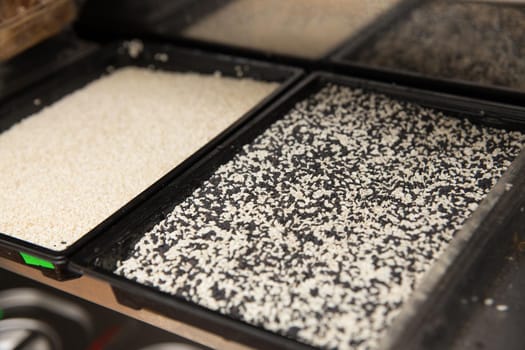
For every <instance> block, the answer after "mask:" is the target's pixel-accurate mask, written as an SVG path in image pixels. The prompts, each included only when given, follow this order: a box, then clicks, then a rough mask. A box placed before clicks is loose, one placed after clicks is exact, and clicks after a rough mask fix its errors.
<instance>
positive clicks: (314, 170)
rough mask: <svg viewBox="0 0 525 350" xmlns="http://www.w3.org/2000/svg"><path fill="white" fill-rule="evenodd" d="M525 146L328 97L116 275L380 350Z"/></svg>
mask: <svg viewBox="0 0 525 350" xmlns="http://www.w3.org/2000/svg"><path fill="white" fill-rule="evenodd" d="M524 141H525V137H524V136H523V135H522V134H521V133H519V132H507V131H504V130H499V129H494V128H488V127H483V126H479V125H475V124H472V123H471V122H469V121H468V120H466V119H456V118H453V117H448V116H446V115H443V114H442V113H440V112H437V111H434V110H432V109H428V108H423V107H421V106H418V105H415V104H411V103H406V102H400V101H397V100H394V99H391V98H389V97H386V96H384V95H378V94H371V93H367V92H364V91H362V90H356V89H351V88H348V87H343V86H338V85H327V86H326V87H324V88H323V89H322V90H321V91H320V92H318V93H316V94H314V95H312V96H311V97H309V98H308V99H306V100H304V101H302V102H300V103H298V104H297V105H296V106H295V107H294V108H293V109H292V110H291V111H290V112H289V113H288V114H287V115H286V116H284V118H282V119H280V120H279V121H277V122H275V123H274V124H273V125H272V126H271V127H269V128H268V129H267V130H266V131H264V133H262V134H261V135H260V136H258V137H257V138H256V139H255V140H254V141H253V142H252V143H251V144H248V145H246V146H244V148H243V149H242V151H240V153H238V154H237V155H236V156H235V157H234V158H233V159H232V160H230V161H229V162H227V163H225V164H224V165H222V166H221V167H219V168H218V170H216V172H215V173H214V174H213V175H212V176H211V177H210V178H209V179H208V180H206V181H205V182H204V183H203V184H202V185H201V186H200V187H199V188H197V189H196V190H195V191H194V192H193V193H192V194H191V195H190V196H189V197H187V199H184V200H183V201H182V202H180V203H177V204H176V205H175V207H174V209H173V211H172V212H171V213H170V214H169V215H167V217H166V218H165V219H163V220H162V221H160V222H159V223H158V224H157V225H155V226H154V227H153V228H152V229H151V231H149V232H146V233H145V235H144V237H142V238H141V239H140V241H139V242H138V243H137V244H136V246H134V248H132V251H131V252H130V255H129V257H128V258H127V259H126V260H124V261H119V263H118V264H117V268H116V271H115V272H116V273H117V274H119V275H122V276H126V277H127V278H129V279H133V280H136V281H138V282H139V283H142V284H146V285H150V286H155V287H156V288H159V289H160V290H162V291H165V292H168V293H171V294H173V295H176V296H178V297H182V298H184V299H186V300H189V301H192V302H194V303H197V304H199V305H202V306H205V307H207V308H209V309H211V310H216V311H218V312H221V313H223V314H226V315H229V316H231V317H234V318H237V319H239V320H243V321H245V322H248V323H250V324H253V325H257V326H260V327H263V328H265V329H267V330H270V331H274V332H277V333H280V334H282V335H285V336H288V337H290V338H293V339H297V340H299V341H301V342H305V343H308V344H311V345H314V346H318V347H321V348H327V349H332V348H340V349H373V348H375V347H376V346H377V344H378V341H379V339H381V337H382V336H383V335H384V334H385V331H386V330H387V329H388V326H389V325H390V324H391V323H392V321H393V319H394V318H395V316H396V315H397V314H398V311H399V310H400V307H401V306H402V305H403V303H404V302H405V301H406V300H407V298H408V297H409V295H410V294H411V292H412V291H413V289H414V288H415V287H416V286H417V285H418V282H419V281H420V280H421V277H422V276H423V274H424V273H425V271H427V270H428V269H429V267H430V266H431V265H432V263H433V262H434V261H435V260H436V258H437V257H438V256H439V255H440V253H441V252H442V251H443V249H444V248H445V247H446V246H447V243H448V242H449V241H450V240H451V238H452V237H453V235H454V232H455V231H457V230H458V229H459V228H460V227H461V226H462V224H463V223H464V222H465V220H466V219H467V218H468V217H469V215H470V214H471V213H472V212H473V211H474V210H475V209H476V207H477V206H478V204H479V202H480V201H481V200H482V199H483V198H484V197H485V195H486V194H487V193H488V192H489V190H490V189H491V187H492V186H493V185H494V184H495V183H496V181H497V180H498V178H499V177H500V176H501V175H502V173H503V171H504V170H505V169H506V168H507V167H508V166H509V165H510V163H511V161H512V160H513V159H514V158H515V157H516V156H517V154H518V153H519V151H520V149H521V146H522V143H523V142H524Z"/></svg>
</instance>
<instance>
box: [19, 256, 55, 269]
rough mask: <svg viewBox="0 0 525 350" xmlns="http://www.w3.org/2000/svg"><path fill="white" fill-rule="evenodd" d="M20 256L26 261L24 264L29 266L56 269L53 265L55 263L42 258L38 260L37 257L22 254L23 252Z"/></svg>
mask: <svg viewBox="0 0 525 350" xmlns="http://www.w3.org/2000/svg"><path fill="white" fill-rule="evenodd" d="M20 256H21V257H22V259H24V262H25V263H26V264H27V265H31V266H39V267H43V268H45V269H51V270H54V269H55V265H53V263H51V262H49V261H47V260H44V259H40V258H37V257H36V256H32V255H29V254H26V253H22V252H20Z"/></svg>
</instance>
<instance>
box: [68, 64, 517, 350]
mask: <svg viewBox="0 0 525 350" xmlns="http://www.w3.org/2000/svg"><path fill="white" fill-rule="evenodd" d="M330 82H331V83H335V84H342V85H347V86H351V87H354V88H362V89H368V90H370V91H374V92H378V93H384V94H387V95H390V96H393V97H395V98H399V99H404V100H409V101H411V102H414V103H420V104H424V105H425V106H428V107H431V108H436V109H440V110H444V111H447V112H450V113H454V114H456V115H457V116H459V117H467V116H468V117H472V118H476V119H479V121H480V122H483V121H485V120H486V121H487V122H492V119H489V118H501V119H500V120H499V122H498V123H497V124H499V126H500V127H501V126H504V127H506V128H507V127H508V128H509V129H519V130H521V131H525V117H524V116H525V114H524V112H525V109H524V108H521V107H517V106H512V105H503V104H497V103H492V102H485V101H481V100H474V99H469V98H464V97H459V96H454V95H449V94H443V93H437V92H433V91H428V90H426V91H425V90H421V89H415V88H409V87H404V86H399V85H394V84H386V83H380V82H374V81H370V80H365V79H356V78H350V77H345V76H341V75H336V74H330V73H324V72H318V73H313V74H311V75H309V76H308V77H306V78H305V79H303V80H302V81H301V82H300V83H299V84H297V85H296V86H295V87H294V88H293V89H291V90H289V91H288V92H287V93H286V94H285V95H283V96H282V97H281V98H280V99H278V100H276V101H275V102H274V103H273V104H272V105H271V106H269V107H267V108H266V109H265V110H264V111H263V112H261V113H260V114H259V115H258V116H257V117H256V118H254V119H253V120H252V121H250V122H249V123H248V124H246V125H245V126H244V127H243V128H242V129H239V130H238V131H237V132H236V133H234V134H232V135H231V136H230V137H229V138H228V139H227V140H225V141H224V142H223V143H222V144H221V145H220V146H219V147H218V150H217V151H216V152H213V153H210V154H209V155H208V157H203V158H202V159H201V160H200V161H199V163H195V164H194V165H193V166H192V167H191V168H189V169H188V170H187V173H186V174H185V175H184V174H183V175H182V176H181V177H180V178H178V179H176V180H175V181H174V182H173V183H171V184H167V186H166V188H168V187H171V188H186V189H189V188H190V187H191V185H188V182H190V180H188V181H185V180H184V178H188V177H192V180H191V181H195V182H197V183H198V182H199V181H202V180H203V179H205V178H207V176H208V175H209V174H210V172H211V170H210V169H211V168H212V167H214V166H217V164H215V165H213V164H211V163H213V162H212V161H211V160H212V159H216V162H219V163H218V164H219V165H220V164H222V162H223V161H225V160H224V159H226V160H227V159H229V158H230V157H231V154H232V153H233V154H234V153H235V150H236V149H237V148H238V147H240V146H241V145H242V144H244V143H246V142H249V141H250V140H252V139H253V138H255V137H256V136H257V135H258V134H259V133H260V132H261V130H264V129H265V128H266V127H267V126H268V125H270V124H271V123H272V122H273V121H274V120H277V119H279V118H280V117H282V116H284V114H285V113H286V112H287V111H289V110H290V108H292V107H293V106H294V105H295V103H297V101H300V100H301V99H304V98H306V97H307V96H309V95H310V94H311V93H312V92H313V91H317V90H316V89H318V88H319V86H320V85H321V86H322V84H325V83H330ZM480 110H481V111H483V113H480ZM221 155H224V157H225V158H223V156H221ZM523 170H525V150H522V152H521V153H520V155H518V157H517V158H516V159H515V160H514V161H513V163H512V164H511V167H510V168H509V170H508V171H507V172H506V173H505V174H504V175H503V177H502V178H501V179H500V180H499V181H498V184H497V185H496V188H495V189H493V190H492V191H491V192H490V193H489V195H488V196H490V198H488V200H486V201H483V202H482V203H481V204H480V206H479V207H478V209H477V210H476V211H475V212H474V214H475V217H474V219H473V220H470V221H467V223H465V224H464V225H463V226H462V228H461V229H460V232H458V233H457V235H459V236H458V237H457V239H454V240H453V241H452V242H451V243H450V245H449V248H447V252H448V251H450V253H447V254H446V255H445V257H444V258H443V259H438V262H436V263H435V265H436V266H437V265H439V266H437V268H438V270H439V268H442V267H443V266H453V267H454V269H453V270H452V272H453V276H452V277H457V276H456V275H455V274H456V273H457V269H458V267H457V265H459V267H461V265H462V264H463V263H464V262H465V260H466V261H469V262H470V261H473V260H475V259H476V258H477V257H478V256H479V254H480V253H481V252H480V251H478V250H476V249H475V248H474V249H473V250H471V252H472V254H463V255H462V254H459V255H456V254H457V253H460V252H463V251H464V249H465V247H471V246H474V247H476V245H477V244H478V243H479V241H484V240H485V239H486V234H485V233H486V232H483V230H485V229H487V227H490V229H493V230H494V231H493V232H492V234H497V233H498V232H500V231H498V230H502V228H501V227H499V226H498V225H501V222H500V221H498V220H501V219H502V218H503V217H505V216H502V214H505V215H507V212H508V213H510V210H506V209H508V203H509V198H510V200H512V199H513V198H514V197H517V196H519V193H520V191H523V190H524V189H525V183H524V184H522V185H521V186H517V185H516V186H514V187H513V188H512V189H511V190H510V191H506V190H505V183H506V182H507V181H514V180H515V179H516V178H517V177H518V176H519V175H520V173H522V171H523ZM199 178H200V179H199ZM522 183H523V181H522ZM189 191H190V192H191V190H189ZM160 192H161V191H159V193H157V194H156V196H155V197H156V198H150V200H149V201H148V202H147V203H144V205H142V206H141V207H140V208H135V209H136V210H133V211H131V212H129V213H128V217H129V218H130V220H121V221H120V222H119V223H118V224H117V225H115V227H112V228H110V230H109V231H108V232H110V233H113V234H108V235H103V236H98V237H97V238H95V239H93V240H92V241H91V242H89V243H88V244H86V245H84V247H83V248H81V249H80V250H79V251H77V252H76V253H75V254H74V255H73V256H72V258H71V261H70V265H71V269H72V270H74V271H77V273H82V274H86V275H90V276H93V277H95V278H98V279H100V280H102V281H105V282H107V283H108V284H110V285H111V286H112V288H113V290H114V292H115V294H116V296H117V300H118V301H119V302H120V303H121V304H123V305H125V306H128V307H135V308H137V307H138V308H140V307H144V308H148V309H151V310H153V311H156V312H158V313H160V314H164V315H166V316H168V317H173V318H175V319H178V320H180V321H183V322H187V323H189V324H193V325H195V326H197V327H200V328H204V329H207V330H209V331H211V332H216V333H218V334H221V335H222V336H224V337H227V338H229V339H231V340H234V341H239V342H241V343H245V344H247V345H252V346H253V345H254V344H257V346H256V347H257V348H278V349H313V348H312V347H311V346H309V345H306V344H303V343H299V342H297V341H294V340H291V339H288V338H285V337H283V336H280V335H278V334H276V333H272V332H269V331H266V330H264V329H261V328H257V327H255V326H252V325H249V324H246V323H243V322H241V321H238V320H234V319H232V318H230V317H229V316H226V315H222V314H220V313H218V312H214V311H210V310H208V309H205V308H204V307H202V306H200V305H197V304H194V303H191V302H188V301H186V300H184V299H182V298H178V297H174V296H172V295H169V294H167V293H164V292H161V291H159V290H157V289H155V288H154V287H150V286H146V285H142V284H140V283H137V282H135V281H131V280H129V279H126V278H124V277H122V276H118V275H115V274H113V272H112V271H111V268H112V264H115V263H116V260H118V259H119V254H122V255H120V256H125V254H126V251H128V249H129V247H130V245H132V244H133V242H134V239H136V236H138V237H139V238H140V234H141V232H144V230H143V229H144V228H145V227H150V226H151V224H152V223H153V222H154V221H155V220H156V216H157V215H160V214H162V211H163V210H164V208H166V207H167V205H172V204H173V203H175V202H177V201H179V200H180V199H181V198H182V199H183V198H184V197H185V196H186V195H185V194H180V193H178V194H175V195H169V194H168V192H169V189H167V190H165V191H163V192H164V193H165V196H162V195H161V193H160ZM168 202H169V203H170V204H166V203H168ZM494 208H497V209H498V210H497V211H495V210H494ZM157 222H158V221H157ZM485 223H490V224H491V225H492V226H491V225H489V226H485V225H484V224H485ZM467 244H468V245H467ZM106 257H107V258H108V259H107V260H105V258H106ZM448 271H449V270H448V269H442V270H439V271H438V273H436V274H435V276H431V277H432V278H429V279H427V281H426V282H425V286H424V287H422V288H421V289H419V290H417V293H418V295H417V297H416V291H414V294H412V295H413V296H414V297H413V298H412V299H410V300H409V301H407V306H406V307H403V309H402V311H403V312H404V314H403V318H402V319H401V318H400V319H399V325H396V326H395V327H392V328H391V332H390V333H389V335H387V338H389V337H390V336H391V337H392V338H391V339H390V340H388V341H385V347H384V348H385V349H404V347H395V346H398V345H399V344H401V343H405V342H406V343H411V342H412V340H411V339H410V338H411V337H414V333H416V334H417V329H416V330H415V331H414V333H409V332H410V331H413V330H414V327H415V326H417V324H418V322H416V321H417V320H419V319H420V317H424V316H425V315H424V313H425V311H426V310H427V309H428V308H432V307H433V306H432V303H428V302H427V303H426V304H424V305H422V304H423V302H424V301H425V300H435V299H438V301H439V302H441V301H442V300H440V299H439V297H440V296H441V294H439V291H441V290H442V287H441V286H440V283H441V281H445V282H446V283H449V282H450V283H453V282H454V283H455V282H456V281H457V279H456V280H452V281H450V279H451V278H450V276H449V272H448ZM460 277H461V275H460ZM436 286H439V288H437V287H436ZM422 294H423V295H425V296H428V297H429V298H432V299H424V300H423V301H422V300H421V298H420V297H421V295H422ZM419 307H421V309H422V310H424V311H419ZM405 310H406V311H405ZM414 313H416V316H417V317H418V318H414V317H413V316H414ZM414 320H416V321H414ZM405 326H406V327H405ZM405 328H406V329H408V331H405ZM407 334H408V335H407Z"/></svg>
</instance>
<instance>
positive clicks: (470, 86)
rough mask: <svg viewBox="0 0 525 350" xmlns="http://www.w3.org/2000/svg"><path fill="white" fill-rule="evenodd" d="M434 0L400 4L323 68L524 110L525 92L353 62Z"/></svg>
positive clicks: (412, 0)
mask: <svg viewBox="0 0 525 350" xmlns="http://www.w3.org/2000/svg"><path fill="white" fill-rule="evenodd" d="M431 1H434V0H402V1H401V3H399V5H398V6H396V7H394V8H392V9H391V10H390V11H389V13H387V14H385V15H384V16H383V17H381V18H379V19H378V20H377V22H376V23H375V24H371V25H370V26H368V27H367V28H365V30H363V31H361V32H360V35H359V37H354V38H352V40H349V41H348V42H347V43H346V44H345V45H342V46H341V47H340V48H338V49H337V50H335V51H334V52H332V54H331V55H330V57H329V58H328V59H327V61H326V62H325V63H326V66H325V68H326V69H327V70H330V71H332V72H336V73H342V74H351V75H354V76H359V77H364V78H368V79H374V80H379V81H387V82H395V83H398V84H401V85H406V86H413V87H421V88H424V89H432V90H434V91H438V92H443V93H448V94H455V95H461V96H466V97H471V98H475V99H482V100H487V101H494V102H500V103H505V104H514V105H518V106H525V91H522V90H518V89H513V88H508V87H504V86H498V85H489V84H481V83H477V82H471V81H467V80H459V79H449V78H441V77H437V76H429V75H426V74H423V73H419V72H415V71H410V70H402V69H397V68H389V67H382V66H376V65H371V64H367V63H363V62H358V61H357V60H355V59H354V57H355V55H356V54H358V53H359V52H360V51H361V50H362V49H364V48H365V47H366V46H368V45H370V44H371V43H373V42H375V41H376V40H378V39H379V38H380V36H381V35H382V34H383V33H384V32H385V31H388V30H389V29H390V28H391V27H393V26H395V25H396V24H397V23H399V22H401V21H404V20H406V18H407V16H408V15H409V14H410V12H411V11H413V10H414V9H416V8H418V7H420V6H423V5H424V4H425V3H428V2H431Z"/></svg>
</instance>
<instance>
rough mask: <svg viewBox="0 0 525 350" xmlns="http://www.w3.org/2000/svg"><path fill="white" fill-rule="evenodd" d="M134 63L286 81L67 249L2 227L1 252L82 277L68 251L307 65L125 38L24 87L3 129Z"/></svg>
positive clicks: (2, 109)
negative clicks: (138, 45)
mask: <svg viewBox="0 0 525 350" xmlns="http://www.w3.org/2000/svg"><path fill="white" fill-rule="evenodd" d="M158 52H162V53H167V54H168V55H169V60H168V61H167V62H159V61H157V60H155V59H154V55H155V53H158ZM129 65H134V66H145V67H148V66H152V65H153V66H155V68H156V69H159V70H170V71H193V72H199V73H206V74H212V73H214V72H216V71H220V72H221V73H222V74H223V75H225V76H232V77H236V76H239V73H240V72H242V75H243V76H244V77H250V78H254V79H256V80H264V81H275V82H279V83H281V85H280V86H279V87H278V88H277V89H276V91H274V92H273V93H272V94H270V95H268V96H267V97H266V98H265V99H264V100H262V101H261V102H260V103H259V104H257V105H256V106H254V107H253V108H252V109H251V110H250V111H248V112H247V113H246V114H245V115H244V116H242V117H240V119H238V120H237V121H236V122H234V123H233V124H232V125H231V126H229V127H228V128H227V129H226V130H225V131H223V132H221V133H220V134H219V135H218V136H216V137H215V138H214V139H213V140H212V141H210V142H209V143H208V144H206V145H205V146H203V147H202V148H201V149H200V150H198V151H197V152H196V153H194V154H193V155H192V156H191V157H190V158H188V159H187V160H186V161H184V162H183V163H181V164H180V165H179V166H177V167H176V168H175V169H173V170H172V171H170V172H169V173H168V174H166V175H165V176H164V177H162V178H161V179H159V180H158V181H157V182H156V183H155V184H153V185H152V186H151V187H149V188H148V189H146V190H145V191H144V192H142V193H140V194H138V195H137V197H135V198H134V199H133V200H131V201H130V202H128V203H127V204H126V205H125V206H124V207H122V208H121V209H119V210H118V211H116V212H115V213H114V214H113V215H111V216H110V217H109V218H107V219H106V220H105V221H103V222H102V223H100V224H99V225H98V226H97V227H95V228H94V229H93V230H91V231H90V232H86V234H85V235H84V236H83V237H82V238H81V239H79V240H78V241H76V242H75V243H73V244H72V245H71V246H69V247H68V248H67V249H65V250H62V251H54V250H50V249H47V248H44V247H40V246H37V245H34V244H31V243H28V242H26V241H22V240H19V239H16V238H13V237H11V236H8V235H5V234H2V233H0V256H4V257H7V258H9V259H11V260H14V261H16V262H20V263H24V259H23V257H22V256H21V253H23V254H29V255H30V257H29V258H30V259H32V257H36V258H38V259H43V261H39V260H34V261H32V264H31V265H32V266H34V267H36V268H38V269H40V270H42V272H44V274H45V275H46V276H48V277H52V278H55V279H58V280H64V279H69V278H73V277H78V274H75V273H72V272H71V271H70V270H69V269H68V266H67V263H68V257H69V256H71V254H72V253H73V252H75V251H76V250H78V249H79V248H80V247H82V245H83V244H85V243H86V242H88V241H89V240H91V239H92V238H93V237H95V236H97V235H99V234H100V233H102V232H103V231H105V230H106V229H107V228H108V227H109V226H111V225H112V224H113V223H114V222H116V221H117V220H118V219H119V218H122V217H123V216H124V214H125V213H126V212H128V211H129V210H130V209H131V208H133V207H135V206H136V205H138V204H140V203H141V202H143V201H144V200H145V199H146V198H148V197H149V196H151V195H152V194H153V193H155V192H157V191H158V190H160V189H162V188H163V187H164V186H165V185H166V184H167V183H168V182H169V181H170V180H172V179H173V178H176V177H177V176H178V174H180V173H181V172H182V171H183V170H184V169H186V168H188V167H189V166H190V165H191V164H192V163H194V162H195V161H196V160H197V159H198V158H199V157H201V156H202V155H204V154H206V153H207V152H209V151H210V150H213V149H214V148H215V147H216V145H217V144H219V142H220V140H222V139H223V138H224V137H226V136H227V135H229V134H231V133H232V132H233V131H234V130H236V129H237V128H238V127H239V126H241V125H242V124H243V123H244V122H246V121H247V120H249V119H250V118H251V117H253V116H254V115H256V114H257V112H258V111H259V110H261V109H262V108H263V107H264V106H265V105H266V104H267V103H269V102H271V101H272V100H274V99H275V98H276V97H277V96H279V95H280V94H281V93H282V92H283V91H285V90H286V89H287V88H288V87H289V86H291V85H292V84H294V83H295V82H296V81H297V80H298V79H299V78H300V76H301V75H302V71H301V70H299V69H296V68H291V67H286V66H280V65H275V64H270V63H263V62H258V61H253V60H247V59H243V58H236V57H231V56H225V55H217V54H206V53H203V52H201V51H198V50H186V49H180V48H176V47H173V46H170V45H165V44H156V43H147V44H145V45H144V50H143V52H142V53H141V54H140V56H139V57H137V58H132V57H130V56H129V55H128V52H127V50H126V49H125V48H124V47H123V46H122V44H121V43H118V44H113V45H109V46H107V47H104V48H102V49H99V50H97V51H96V52H94V53H92V54H91V55H89V56H87V57H84V58H83V59H81V60H79V61H77V62H75V63H73V64H71V65H69V66H67V67H65V68H63V69H62V70H60V71H59V72H57V73H55V74H53V75H52V76H51V77H49V78H48V79H46V80H44V81H42V82H41V83H40V84H38V85H35V86H33V87H32V88H30V89H26V90H24V91H21V92H20V93H19V94H18V95H16V96H14V97H12V98H11V99H8V100H6V101H5V102H4V103H2V104H1V105H0V132H2V131H4V130H6V129H8V128H9V127H11V126H12V125H13V124H15V123H16V122H18V121H20V120H21V119H23V118H24V117H27V116H29V115H31V114H32V113H35V112H37V111H38V110H40V109H41V108H43V107H44V106H45V105H49V104H51V103H53V102H55V101H57V100H59V99H60V98H61V97H63V96H64V95H65V94H67V93H69V92H72V91H74V90H76V89H78V88H80V87H82V86H84V85H85V84H87V83H88V82H90V81H92V80H94V79H96V78H98V77H100V76H101V75H102V74H104V73H106V70H107V68H108V67H110V66H111V67H113V68H118V67H122V66H129ZM36 98H38V99H39V100H40V101H41V105H39V106H36V105H35V104H34V103H33V101H34V99H36ZM57 220H60V218H57Z"/></svg>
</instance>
